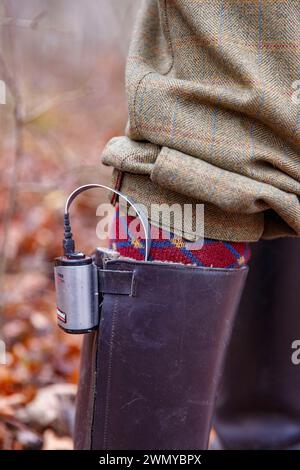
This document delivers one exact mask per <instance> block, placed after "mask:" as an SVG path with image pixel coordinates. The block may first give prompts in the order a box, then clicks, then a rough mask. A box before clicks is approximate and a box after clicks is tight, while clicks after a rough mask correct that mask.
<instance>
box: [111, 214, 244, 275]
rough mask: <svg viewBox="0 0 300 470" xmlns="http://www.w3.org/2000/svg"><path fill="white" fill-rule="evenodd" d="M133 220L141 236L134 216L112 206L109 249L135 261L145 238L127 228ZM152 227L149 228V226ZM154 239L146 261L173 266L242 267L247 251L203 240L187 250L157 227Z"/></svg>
mask: <svg viewBox="0 0 300 470" xmlns="http://www.w3.org/2000/svg"><path fill="white" fill-rule="evenodd" d="M133 221H136V222H137V224H136V225H135V228H136V233H138V234H139V233H141V227H140V224H139V222H138V221H137V220H136V217H134V216H129V215H121V214H120V213H119V208H118V206H116V211H115V219H114V222H113V224H112V226H113V227H114V230H113V231H112V233H113V234H112V236H111V238H110V248H112V249H113V250H114V251H117V252H118V253H120V255H122V256H125V257H127V258H133V259H136V260H143V259H144V253H145V251H144V250H145V238H143V235H142V236H140V235H136V234H135V233H133V232H130V230H129V226H130V225H132V222H133ZM151 228H153V227H151ZM155 235H156V237H155V239H152V242H151V249H150V254H149V261H169V262H173V263H183V264H194V265H197V266H207V267H213V268H241V267H242V266H246V265H247V263H248V261H249V259H250V256H251V251H250V247H249V243H241V242H239V243H238V242H226V241H219V240H212V239H210V238H205V239H204V240H203V244H202V246H201V247H200V248H197V249H195V248H194V247H193V249H191V244H190V243H189V242H188V243H186V241H185V240H183V239H182V238H180V237H177V236H176V235H175V234H173V233H170V234H168V233H167V232H166V231H164V230H163V229H161V228H159V229H158V228H155Z"/></svg>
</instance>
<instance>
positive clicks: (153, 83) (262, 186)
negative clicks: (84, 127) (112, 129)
mask: <svg viewBox="0 0 300 470" xmlns="http://www.w3.org/2000/svg"><path fill="white" fill-rule="evenodd" d="M299 78H300V1H299V0H243V1H241V0H144V1H143V3H142V7H141V10H140V12H139V15H138V19H137V23H136V27H135V30H134V32H133V38H132V44H131V48H130V52H129V56H128V63H127V72H126V82H127V97H128V110H129V121H128V126H127V128H126V132H125V136H121V137H116V138H113V139H112V140H111V141H110V142H108V144H107V146H106V148H105V149H104V152H103V156H102V160H103V162H104V163H105V164H106V165H112V166H113V167H114V168H115V172H114V179H115V184H116V185H117V186H118V187H119V188H121V189H122V191H124V192H125V193H126V194H128V195H130V196H131V197H132V198H134V199H135V200H136V201H138V202H141V203H143V204H145V205H146V206H147V207H150V205H151V204H152V203H154V202H155V203H168V204H174V203H179V204H193V205H195V204H196V203H203V204H204V207H205V226H204V229H205V236H206V237H209V238H215V239H222V240H231V241H255V240H258V239H259V238H261V237H263V238H275V237H279V236H285V235H288V236H299V235H300V200H299V196H300V107H299V103H300V98H299V96H298V92H297V90H298V87H299V83H298V82H297V80H299ZM191 217H192V218H193V217H194V215H193V214H192V216H191ZM151 221H152V223H154V224H158V223H159V220H158V216H157V217H156V215H155V213H154V214H152V219H151ZM173 229H174V231H175V232H178V231H180V224H179V221H177V220H176V219H175V220H174V223H173ZM184 236H186V238H189V239H194V238H197V237H196V236H195V235H194V234H189V233H184Z"/></svg>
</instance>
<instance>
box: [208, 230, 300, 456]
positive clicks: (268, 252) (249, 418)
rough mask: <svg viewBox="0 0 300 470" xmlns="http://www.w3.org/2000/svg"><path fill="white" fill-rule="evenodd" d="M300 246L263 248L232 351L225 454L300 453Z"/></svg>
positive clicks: (223, 397)
mask: <svg viewBox="0 0 300 470" xmlns="http://www.w3.org/2000/svg"><path fill="white" fill-rule="evenodd" d="M299 259H300V241H299V240H297V239H288V238H286V239H277V240H274V241H262V242H259V243H258V244H257V245H256V246H255V247H254V248H253V250H252V261H251V270H250V275H249V278H248V280H247V285H246V287H245V290H244V294H243V297H242V300H241V305H240V309H239V312H238V315H237V319H236V323H235V327H234V330H233V336H232V340H231V343H230V347H229V354H228V357H227V360H226V366H225V371H224V375H223V381H222V387H221V390H220V396H219V401H218V407H217V412H216V416H215V420H214V421H215V427H216V431H217V435H218V438H217V440H216V441H215V442H214V443H213V446H212V447H213V448H220V449H222V448H223V449H288V448H290V449H292V448H293V449H297V448H298V449H300V365H298V366H297V365H294V364H293V363H292V361H291V356H292V354H293V351H294V350H293V349H292V347H291V345H292V343H293V341H294V340H295V339H300V270H299Z"/></svg>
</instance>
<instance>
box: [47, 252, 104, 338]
mask: <svg viewBox="0 0 300 470" xmlns="http://www.w3.org/2000/svg"><path fill="white" fill-rule="evenodd" d="M54 276H55V289H56V300H57V303H56V305H57V321H58V325H59V326H60V328H62V329H63V330H64V331H66V332H67V333H73V334H76V333H78V334H79V333H88V332H90V331H92V330H93V329H95V328H97V327H98V323H99V294H98V276H97V267H96V266H95V264H94V263H93V260H92V258H91V257H89V256H83V257H82V258H81V259H78V258H76V259H72V258H68V257H66V256H61V257H59V258H56V259H55V266H54Z"/></svg>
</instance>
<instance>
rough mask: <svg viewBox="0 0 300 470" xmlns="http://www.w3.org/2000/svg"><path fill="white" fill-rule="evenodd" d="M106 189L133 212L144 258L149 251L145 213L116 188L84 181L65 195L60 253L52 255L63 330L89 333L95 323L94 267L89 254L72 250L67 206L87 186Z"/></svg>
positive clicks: (58, 312) (97, 297)
mask: <svg viewBox="0 0 300 470" xmlns="http://www.w3.org/2000/svg"><path fill="white" fill-rule="evenodd" d="M94 188H100V189H106V190H107V191H111V192H113V193H114V194H116V195H118V196H119V197H120V198H121V199H123V200H125V201H126V202H127V203H128V204H129V205H130V206H131V207H132V208H133V209H134V211H135V212H136V214H137V216H138V217H139V219H140V221H141V224H142V227H143V230H144V233H145V261H147V260H148V256H149V251H150V243H151V242H150V240H151V238H150V226H149V222H148V218H147V216H146V214H144V212H143V211H142V210H141V208H140V207H139V206H138V205H137V204H135V203H134V202H133V201H132V200H131V199H130V198H128V197H127V196H125V195H124V194H122V193H121V192H120V191H117V190H115V189H112V188H110V187H108V186H105V185H103V184H96V183H95V184H86V185H84V186H80V187H79V188H77V189H75V190H74V191H73V192H72V193H71V194H70V196H69V197H68V199H67V201H66V204H65V211H64V239H63V249H64V256H61V257H59V258H56V259H55V267H54V276H55V289H56V299H57V320H58V325H59V326H60V327H61V328H62V329H63V330H64V331H66V332H67V333H73V334H74V333H75V334H76V333H89V332H90V331H92V330H93V329H95V328H97V327H98V324H99V292H98V271H97V267H96V266H95V264H94V262H93V259H92V257H90V256H86V255H85V254H84V253H82V252H77V251H75V242H74V240H73V234H72V230H71V224H70V217H69V209H70V206H71V204H72V202H73V201H74V199H75V198H76V197H77V196H78V195H79V194H81V193H82V192H84V191H87V190H88V189H94Z"/></svg>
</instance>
